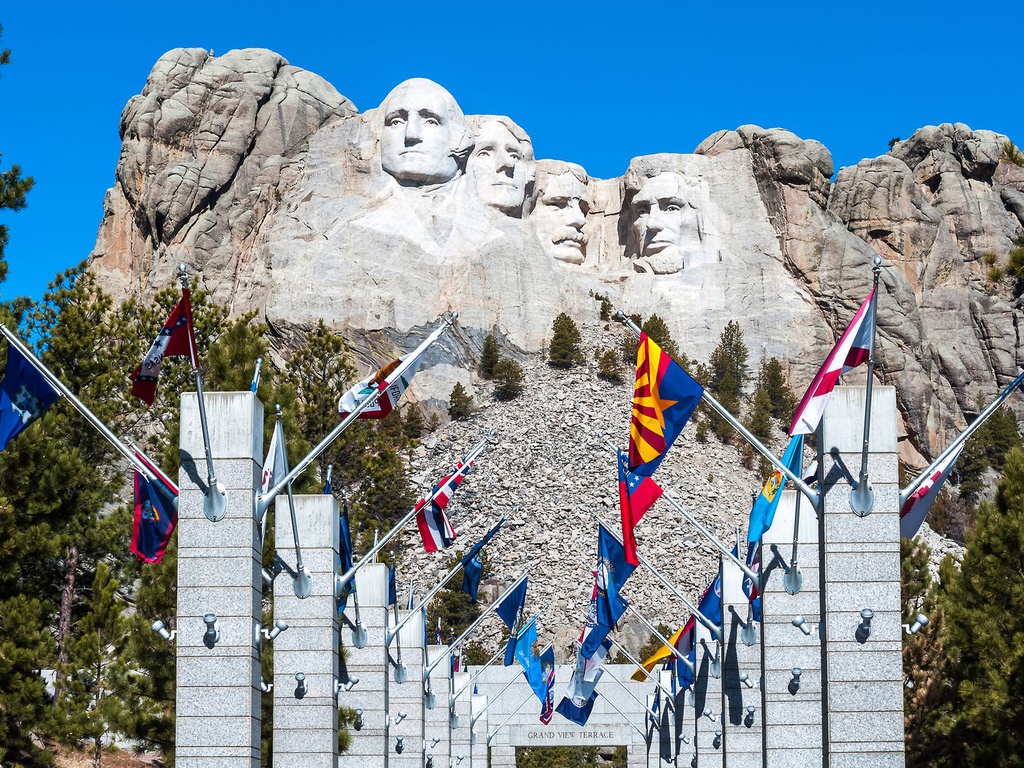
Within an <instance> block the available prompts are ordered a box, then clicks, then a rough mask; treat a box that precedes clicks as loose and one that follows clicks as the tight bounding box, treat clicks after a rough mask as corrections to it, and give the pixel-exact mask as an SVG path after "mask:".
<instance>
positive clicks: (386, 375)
mask: <svg viewBox="0 0 1024 768" xmlns="http://www.w3.org/2000/svg"><path fill="white" fill-rule="evenodd" d="M413 354H416V353H413ZM407 357H408V355H403V356H402V357H400V358H398V359H397V360H392V361H391V362H390V363H388V364H387V365H385V366H384V367H383V368H381V369H380V370H379V371H377V372H376V373H375V374H373V376H370V377H369V378H366V379H363V380H362V381H360V382H359V383H358V384H356V385H355V386H354V387H352V388H351V389H350V390H349V391H348V392H346V393H345V394H344V395H342V396H341V399H339V400H338V415H339V416H340V417H341V418H343V419H344V418H345V417H346V416H348V415H349V414H350V413H352V411H354V410H355V409H356V407H357V406H358V405H359V404H360V403H361V402H363V400H365V399H366V398H368V397H369V396H370V395H372V394H373V393H374V392H377V391H380V396H379V397H378V398H377V402H376V403H374V404H373V405H370V406H367V407H366V408H365V409H364V410H362V411H360V413H359V416H358V417H357V418H360V419H383V418H384V417H385V416H387V415H388V414H389V413H391V411H393V410H394V409H395V406H397V405H398V401H399V400H400V399H401V397H402V395H403V394H405V390H406V389H408V388H409V384H410V382H411V381H412V377H413V376H415V375H416V371H417V370H419V367H420V359H421V358H422V355H417V357H416V360H415V361H414V362H413V363H412V365H410V366H409V367H408V368H407V369H406V370H405V373H404V374H403V375H402V376H399V377H397V378H394V379H393V377H392V374H393V373H394V371H395V369H396V368H398V366H399V365H401V363H402V361H403V360H405V359H406V358H407ZM392 379H393V380H392Z"/></svg>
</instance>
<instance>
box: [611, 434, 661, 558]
mask: <svg viewBox="0 0 1024 768" xmlns="http://www.w3.org/2000/svg"><path fill="white" fill-rule="evenodd" d="M618 457H619V512H620V516H621V518H622V545H623V547H624V548H625V553H626V562H628V563H630V564H631V565H640V560H639V558H638V557H637V554H636V536H635V534H634V532H633V529H634V528H635V527H636V525H637V523H639V522H640V519H641V518H642V517H643V516H644V515H645V514H647V510H649V509H650V508H651V505H652V504H654V502H655V501H657V500H658V499H659V498H660V497H661V494H662V490H661V486H659V485H658V484H657V483H656V482H654V480H653V479H652V478H650V477H644V476H643V475H638V474H636V473H635V472H632V471H630V469H629V457H628V456H627V455H626V454H624V453H623V452H622V451H618Z"/></svg>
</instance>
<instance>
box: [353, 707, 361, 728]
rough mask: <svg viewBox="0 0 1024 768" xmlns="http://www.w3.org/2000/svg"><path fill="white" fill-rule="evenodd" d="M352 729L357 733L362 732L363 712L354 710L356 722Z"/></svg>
mask: <svg viewBox="0 0 1024 768" xmlns="http://www.w3.org/2000/svg"><path fill="white" fill-rule="evenodd" d="M352 727H353V728H355V729H356V730H357V731H361V730H363V710H361V709H357V710H356V721H355V722H354V723H352Z"/></svg>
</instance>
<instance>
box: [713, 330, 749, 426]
mask: <svg viewBox="0 0 1024 768" xmlns="http://www.w3.org/2000/svg"><path fill="white" fill-rule="evenodd" d="M749 356H750V352H749V351H748V350H747V346H746V344H744V343H743V331H742V330H741V329H740V326H739V323H737V322H736V321H734V320H730V321H729V322H728V323H726V326H725V328H724V329H723V330H722V335H721V337H720V338H719V342H718V346H717V347H715V351H714V352H712V353H711V358H710V360H709V361H708V368H709V372H710V378H709V379H708V389H709V390H711V393H712V394H713V395H714V396H715V397H716V398H717V399H718V402H719V403H721V404H722V406H724V407H725V409H726V410H727V411H729V412H730V413H732V414H733V415H735V414H736V413H738V411H739V406H740V397H741V396H742V394H743V386H744V384H746V382H747V379H748V378H749V375H750V373H749V371H748V369H747V358H748V357H749ZM708 420H709V426H710V427H711V431H712V432H714V433H715V435H716V436H717V437H718V439H719V440H725V439H726V437H727V436H728V435H729V433H730V428H729V426H728V423H727V422H726V421H725V419H723V418H722V417H721V416H719V415H718V414H717V413H716V412H710V413H709V414H708Z"/></svg>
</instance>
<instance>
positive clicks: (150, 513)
mask: <svg viewBox="0 0 1024 768" xmlns="http://www.w3.org/2000/svg"><path fill="white" fill-rule="evenodd" d="M136 456H138V454H136ZM139 458H140V460H142V461H143V462H145V459H142V457H141V456H140V457H139ZM147 465H148V463H147ZM150 468H151V469H153V474H154V475H155V476H156V482H155V483H151V482H150V481H149V480H147V479H146V476H145V475H143V474H142V473H141V472H139V471H138V470H135V522H134V525H133V526H132V543H131V551H132V553H133V554H134V555H135V556H136V557H138V558H139V559H140V560H142V561H144V562H147V563H159V562H160V561H161V560H162V559H163V556H164V550H166V549H167V543H168V542H169V541H170V540H171V534H172V533H174V526H175V525H176V524H177V522H178V508H177V505H176V504H175V503H174V501H173V500H172V499H176V498H177V496H178V494H177V493H176V492H175V490H174V488H173V487H171V486H170V485H169V484H168V483H167V482H166V479H165V478H164V477H163V476H162V474H161V473H160V472H159V471H157V470H156V469H155V468H154V467H150Z"/></svg>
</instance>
